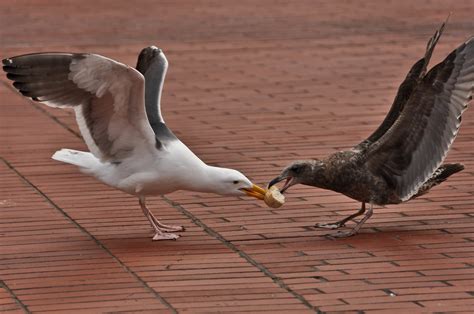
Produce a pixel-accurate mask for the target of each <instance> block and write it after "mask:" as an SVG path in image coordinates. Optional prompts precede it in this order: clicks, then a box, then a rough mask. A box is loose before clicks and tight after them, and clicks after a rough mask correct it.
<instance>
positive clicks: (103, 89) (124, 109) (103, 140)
mask: <svg viewBox="0 0 474 314" xmlns="http://www.w3.org/2000/svg"><path fill="white" fill-rule="evenodd" d="M3 70H4V71H5V72H7V77H8V78H9V79H10V80H12V81H14V83H13V86H15V88H17V89H18V90H19V91H20V92H21V93H22V94H23V95H24V96H27V97H30V98H31V99H33V100H35V101H39V102H42V103H44V104H46V105H48V106H52V107H73V108H74V109H75V111H76V119H77V123H78V125H79V128H80V130H81V133H82V136H83V137H84V140H85V142H86V144H87V146H88V147H89V150H90V151H91V152H92V153H93V154H94V155H95V156H96V157H98V158H100V159H101V160H104V161H105V160H108V161H120V160H121V159H123V158H126V157H127V156H130V155H131V154H133V152H134V151H141V152H143V151H144V150H151V149H155V148H154V146H155V137H154V134H153V130H152V129H151V127H150V125H149V124H148V121H147V118H146V114H145V106H144V79H143V76H142V75H141V74H140V73H139V72H138V71H136V70H135V69H133V68H131V67H128V66H126V65H124V64H122V63H119V62H116V61H114V60H111V59H108V58H105V57H102V56H99V55H94V54H71V53H37V54H29V55H22V56H17V57H13V58H8V59H5V60H3Z"/></svg>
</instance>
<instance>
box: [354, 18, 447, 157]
mask: <svg viewBox="0 0 474 314" xmlns="http://www.w3.org/2000/svg"><path fill="white" fill-rule="evenodd" d="M445 25H446V22H444V23H443V24H442V25H441V27H440V28H439V29H438V30H436V32H435V33H434V35H433V36H432V37H431V38H430V40H429V41H428V43H427V45H426V51H425V55H424V57H423V58H421V59H420V60H418V61H417V62H416V63H415V64H414V65H413V66H412V67H411V69H410V71H409V72H408V74H407V76H406V77H405V79H404V80H403V82H402V84H400V87H399V88H398V91H397V95H396V96H395V99H394V101H393V103H392V106H391V107H390V110H389V112H388V113H387V116H386V117H385V119H384V120H383V121H382V123H381V124H380V126H379V127H378V128H377V129H376V130H375V131H374V132H373V133H372V134H371V135H370V136H369V137H368V138H367V139H366V140H364V141H362V142H361V143H359V144H358V145H356V146H355V147H354V150H357V151H360V150H365V149H367V148H368V147H369V146H370V145H371V144H372V143H374V142H376V141H377V140H378V139H380V138H381V137H382V136H383V135H384V134H385V132H387V131H388V130H389V129H390V127H391V126H392V125H393V123H395V121H396V120H397V119H398V117H399V116H400V114H401V113H402V111H403V109H404V107H405V104H406V102H407V101H408V99H409V98H410V96H411V94H412V93H413V91H414V90H415V88H416V86H417V85H418V84H419V83H420V81H421V79H422V78H423V76H424V75H425V74H426V67H427V66H428V64H429V62H430V59H431V55H432V54H433V51H434V49H435V47H436V44H437V43H438V41H439V38H440V37H441V34H442V33H443V30H444V27H445Z"/></svg>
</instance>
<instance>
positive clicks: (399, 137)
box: [269, 24, 474, 237]
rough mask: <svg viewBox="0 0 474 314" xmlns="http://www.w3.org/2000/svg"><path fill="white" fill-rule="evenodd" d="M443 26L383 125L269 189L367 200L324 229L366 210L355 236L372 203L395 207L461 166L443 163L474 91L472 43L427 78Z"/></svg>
mask: <svg viewBox="0 0 474 314" xmlns="http://www.w3.org/2000/svg"><path fill="white" fill-rule="evenodd" d="M443 29H444V24H443V25H442V26H441V28H440V29H439V30H437V31H436V33H435V34H434V36H433V37H432V38H431V39H430V40H429V42H428V45H427V49H426V53H425V56H424V57H423V58H422V59H420V60H419V61H418V62H416V63H415V64H414V65H413V67H412V68H411V69H410V71H409V73H408V75H407V77H406V78H405V80H404V81H403V83H402V84H401V85H400V87H399V89H398V93H397V96H396V97H395V100H394V102H393V104H392V107H391V109H390V111H389V113H388V114H387V116H386V118H385V119H384V121H383V122H382V123H381V125H380V126H379V127H378V128H377V129H376V130H375V132H374V133H372V134H371V135H370V136H369V137H368V138H367V139H366V140H364V141H362V142H361V143H360V144H358V145H356V146H355V147H354V148H352V149H351V150H347V151H342V152H337V153H334V154H332V155H330V156H328V157H326V158H324V159H313V160H302V161H295V162H293V163H291V164H290V165H289V166H287V167H286V168H285V169H284V170H283V171H282V172H281V174H280V175H279V176H278V177H277V178H275V179H273V180H272V181H271V182H270V183H269V185H270V186H271V185H273V184H275V183H277V182H279V181H282V180H285V179H286V180H287V181H286V184H285V186H284V187H283V188H282V191H285V190H286V189H288V188H289V187H290V186H292V185H295V184H298V183H299V184H304V185H310V186H315V187H319V188H323V189H328V190H333V191H336V192H339V193H342V194H344V195H346V196H348V197H350V198H353V199H355V200H357V201H360V202H362V207H361V209H360V210H359V212H357V213H356V214H354V215H351V216H349V217H347V218H345V219H343V220H341V221H338V222H336V223H332V224H318V225H317V226H318V227H326V228H331V229H334V228H339V227H341V226H344V224H345V223H346V222H347V221H348V220H349V219H352V218H354V217H356V216H358V215H361V214H363V213H364V212H366V208H365V203H368V204H369V205H370V206H369V209H368V211H367V213H366V215H365V216H364V217H363V219H362V220H361V221H360V222H359V223H358V224H357V225H356V227H355V228H354V229H353V230H351V231H350V232H346V233H339V234H337V235H336V236H341V237H342V236H350V235H353V234H355V233H357V231H358V230H359V229H360V227H361V226H362V224H363V223H364V222H365V221H366V220H367V219H368V218H369V217H370V216H371V215H372V205H374V204H375V205H386V204H397V203H401V202H403V201H408V200H410V199H412V198H414V197H418V196H420V195H423V194H425V193H427V192H428V191H429V190H430V189H431V188H432V187H433V186H435V185H437V184H439V183H441V182H443V181H444V180H446V179H447V178H448V177H449V176H450V175H452V174H454V173H456V172H458V171H461V170H462V169H464V167H463V166H462V165H461V164H446V165H442V162H443V160H444V159H445V157H446V155H447V153H448V150H449V147H450V146H451V144H452V142H453V141H454V138H455V137H456V135H457V131H458V129H459V126H460V123H461V115H462V113H463V111H464V110H465V109H466V108H467V104H468V103H469V102H470V100H471V99H472V92H473V89H474V38H471V39H469V40H468V41H466V42H465V43H463V44H462V45H460V46H459V47H458V48H457V49H456V50H454V51H453V52H451V53H450V54H449V55H448V56H447V57H446V59H445V60H444V61H443V62H441V63H439V64H437V65H436V66H434V67H433V68H432V69H431V70H430V71H429V72H428V73H426V69H427V65H428V63H429V60H430V57H431V55H432V53H433V50H434V48H435V46H436V43H437V42H438V40H439V38H440V36H441V33H442V31H443Z"/></svg>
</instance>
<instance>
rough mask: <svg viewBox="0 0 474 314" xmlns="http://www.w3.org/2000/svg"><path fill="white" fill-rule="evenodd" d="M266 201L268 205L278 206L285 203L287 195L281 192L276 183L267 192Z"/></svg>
mask: <svg viewBox="0 0 474 314" xmlns="http://www.w3.org/2000/svg"><path fill="white" fill-rule="evenodd" d="M264 201H265V204H267V206H268V207H272V208H278V207H281V206H282V205H283V204H284V203H285V196H284V195H283V194H281V193H280V190H278V188H277V187H276V186H275V185H274V186H272V187H271V188H269V189H268V190H267V193H265V198H264Z"/></svg>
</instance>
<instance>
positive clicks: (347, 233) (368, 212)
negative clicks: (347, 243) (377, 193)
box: [327, 204, 373, 238]
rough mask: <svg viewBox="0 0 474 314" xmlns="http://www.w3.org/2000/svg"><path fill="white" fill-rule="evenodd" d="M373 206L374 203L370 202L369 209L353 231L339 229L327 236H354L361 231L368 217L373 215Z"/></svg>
mask: <svg viewBox="0 0 474 314" xmlns="http://www.w3.org/2000/svg"><path fill="white" fill-rule="evenodd" d="M372 206H373V205H372V204H370V206H369V209H368V210H367V213H365V216H364V218H362V219H361V220H360V221H359V222H358V223H357V225H356V226H355V227H354V229H352V230H351V231H339V232H337V233H336V234H328V235H327V236H329V237H330V238H347V237H351V236H353V235H354V234H356V233H357V232H359V230H360V228H361V227H362V225H363V224H364V223H365V222H366V221H367V219H369V218H370V217H371V216H372V213H373V210H372Z"/></svg>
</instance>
